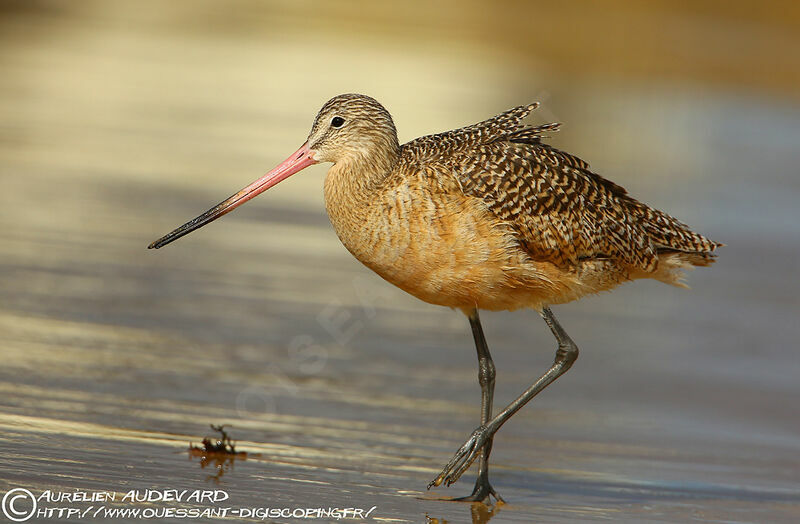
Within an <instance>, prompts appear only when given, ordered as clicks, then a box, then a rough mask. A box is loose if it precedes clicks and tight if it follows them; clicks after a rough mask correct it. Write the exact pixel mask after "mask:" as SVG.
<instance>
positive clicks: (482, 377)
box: [455, 309, 503, 502]
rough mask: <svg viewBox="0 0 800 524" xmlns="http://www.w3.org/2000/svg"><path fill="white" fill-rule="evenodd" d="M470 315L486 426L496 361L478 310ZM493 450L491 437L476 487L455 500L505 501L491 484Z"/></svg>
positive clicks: (483, 420) (484, 449) (479, 464)
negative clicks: (490, 457) (484, 332)
mask: <svg viewBox="0 0 800 524" xmlns="http://www.w3.org/2000/svg"><path fill="white" fill-rule="evenodd" d="M468 317H469V325H470V327H471V328H472V337H473V338H474V339H475V349H477V351H478V383H479V384H480V385H481V426H485V425H486V424H488V423H489V419H490V418H491V417H492V399H493V397H494V377H495V369H494V362H493V361H492V355H491V354H490V353H489V346H488V345H487V344H486V337H484V336H483V328H482V327H481V319H480V317H479V316H478V310H477V309H473V310H472V311H470V312H469V315H468ZM491 452H492V439H491V438H489V439H488V440H487V442H486V444H484V445H483V448H481V452H480V453H481V457H480V460H479V461H478V478H477V479H476V480H475V488H474V489H473V490H472V494H471V495H468V496H466V497H459V498H457V499H455V500H461V501H466V502H491V497H494V498H495V500H497V501H498V502H503V498H502V497H500V495H498V494H497V492H496V491H495V490H494V488H493V487H492V485H491V484H489V454H490V453H491Z"/></svg>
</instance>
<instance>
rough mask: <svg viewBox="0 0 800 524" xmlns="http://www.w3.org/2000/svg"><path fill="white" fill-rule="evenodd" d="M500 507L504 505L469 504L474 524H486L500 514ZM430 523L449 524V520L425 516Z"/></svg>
mask: <svg viewBox="0 0 800 524" xmlns="http://www.w3.org/2000/svg"><path fill="white" fill-rule="evenodd" d="M500 506H502V503H498V504H494V505H492V506H488V505H486V504H483V503H481V502H471V503H470V504H469V515H470V518H471V519H472V524H486V523H487V522H489V521H490V520H491V519H492V517H494V516H495V515H497V514H498V513H500ZM425 517H426V518H427V520H428V522H427V524H448V522H449V521H448V520H447V519H444V518H441V519H440V518H434V517H431V516H430V515H425Z"/></svg>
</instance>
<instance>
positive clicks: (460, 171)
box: [402, 104, 721, 272]
mask: <svg viewBox="0 0 800 524" xmlns="http://www.w3.org/2000/svg"><path fill="white" fill-rule="evenodd" d="M536 107H538V104H530V105H526V106H519V107H516V108H514V109H511V110H509V111H506V112H505V113H502V114H500V115H498V116H495V117H493V118H490V119H488V120H485V121H483V122H480V123H477V124H474V125H471V126H468V127H464V128H461V129H456V130H454V131H449V132H446V133H440V134H437V135H430V136H425V137H421V138H418V139H416V140H413V141H411V142H409V143H407V144H405V145H404V146H402V149H403V153H402V157H404V160H406V161H410V162H413V163H418V164H423V165H434V166H437V167H438V168H439V169H437V171H444V172H445V173H449V174H451V175H452V176H453V177H455V179H456V181H457V182H458V184H459V186H460V187H461V189H462V191H463V192H464V193H465V194H466V195H468V196H473V197H477V198H480V199H481V200H483V202H484V203H485V204H486V206H487V207H488V208H489V210H490V211H491V212H492V213H494V214H495V215H496V216H497V217H498V218H499V219H501V220H503V221H505V222H507V223H509V224H510V225H511V226H512V227H513V229H514V230H515V231H516V232H517V233H518V234H519V241H520V244H521V245H522V246H523V247H524V248H525V249H526V251H527V252H528V253H529V254H530V256H531V257H532V258H534V259H537V260H546V261H550V262H553V263H555V264H557V265H558V266H561V267H565V266H570V265H575V264H577V263H578V262H579V261H581V260H585V259H597V258H610V259H615V260H618V261H620V262H624V263H626V264H628V265H630V266H632V267H634V268H638V269H641V270H644V271H648V272H651V271H654V270H655V269H656V267H657V265H658V253H659V252H664V251H677V252H686V253H691V254H694V255H697V257H698V259H699V260H709V261H710V259H711V258H713V256H714V255H712V254H711V251H713V250H714V249H715V248H716V247H718V246H719V245H721V244H717V243H715V242H713V241H711V240H709V239H707V238H705V237H703V236H702V235H700V234H698V233H695V232H693V231H691V230H690V229H689V227H688V226H687V225H685V224H683V223H682V222H680V221H678V220H677V219H675V218H673V217H671V216H669V215H667V214H666V213H663V212H661V211H658V210H656V209H653V208H651V207H649V206H647V205H645V204H643V203H641V202H639V201H637V200H635V199H633V198H631V197H630V196H629V195H628V194H627V192H626V191H625V189H623V188H622V187H620V186H618V185H617V184H615V183H613V182H611V181H610V180H606V179H605V178H603V177H601V176H600V175H598V174H596V173H593V172H591V171H590V170H589V165H588V164H587V163H586V162H584V161H583V160H581V159H579V158H577V157H575V156H572V155H570V154H568V153H565V152H563V151H559V150H558V149H555V148H553V147H551V146H549V145H547V144H544V143H542V138H544V137H545V133H547V132H551V131H557V130H558V127H559V124H544V125H540V126H527V125H523V124H522V120H523V119H524V118H525V117H526V116H528V114H529V113H530V112H531V111H532V110H534V109H535V108H536Z"/></svg>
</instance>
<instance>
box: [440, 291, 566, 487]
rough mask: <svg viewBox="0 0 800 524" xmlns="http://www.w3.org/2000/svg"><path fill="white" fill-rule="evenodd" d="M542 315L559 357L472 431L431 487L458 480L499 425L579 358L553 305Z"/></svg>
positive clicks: (545, 309) (488, 441) (489, 441)
mask: <svg viewBox="0 0 800 524" xmlns="http://www.w3.org/2000/svg"><path fill="white" fill-rule="evenodd" d="M542 318H543V319H544V321H545V322H546V323H547V325H548V327H550V331H552V332H553V335H554V336H555V337H556V340H557V341H558V350H556V358H555V361H554V362H553V365H552V366H550V369H548V370H547V372H546V373H545V374H544V375H542V376H541V377H539V379H538V380H537V381H536V382H534V383H533V384H531V386H530V387H529V388H528V389H526V390H525V391H524V392H523V393H522V394H521V395H520V396H519V397H517V399H516V400H514V401H513V402H512V403H511V404H509V405H508V406H506V408H505V409H504V410H503V411H501V412H500V413H499V414H498V415H497V416H496V417H494V418H493V419H492V420H490V421H489V423H488V424H481V426H480V427H479V428H478V429H476V430H475V431H473V432H472V435H471V436H470V438H469V439H467V441H466V442H465V443H464V445H463V446H461V447H460V448H459V449H458V451H456V454H455V455H454V456H453V458H452V459H450V462H448V463H447V465H446V466H445V467H444V469H443V470H442V472H441V473H439V476H438V477H436V478H435V479H434V480H433V481H432V482H431V483H430V484H428V488H429V489H430V488H431V487H432V486H439V485H440V484H442V482H444V483H446V484H447V485H448V486H449V485H450V484H452V483H453V482H455V481H457V480H458V479H459V478H460V477H461V475H463V474H464V472H465V471H466V470H467V469H468V468H469V466H470V465H471V464H472V463H473V462H474V461H475V459H476V458H477V457H478V455H479V454H480V453H481V449H483V448H484V446H486V445H487V444H488V445H491V441H492V437H493V436H494V434H495V433H496V432H497V430H498V429H500V427H501V426H502V425H503V424H505V423H506V421H508V419H510V418H511V417H512V416H513V415H514V413H516V412H517V411H519V410H520V408H522V406H524V405H525V404H527V403H528V401H530V399H532V398H533V397H535V396H536V395H538V394H539V393H540V392H541V391H542V390H543V389H544V388H546V387H547V386H549V385H550V384H551V383H552V382H553V381H555V380H556V379H557V378H558V377H560V376H561V375H563V374H564V373H566V371H567V370H568V369H569V368H570V367H572V364H573V363H574V362H575V360H576V359H577V358H578V346H576V345H575V342H573V341H572V339H571V338H569V335H567V333H566V331H564V328H562V327H561V324H559V323H558V321H557V320H556V318H555V317H554V316H553V312H552V311H550V308H547V307H546V308H544V309H543V310H542Z"/></svg>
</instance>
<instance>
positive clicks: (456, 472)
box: [428, 426, 491, 489]
mask: <svg viewBox="0 0 800 524" xmlns="http://www.w3.org/2000/svg"><path fill="white" fill-rule="evenodd" d="M490 438H491V434H490V433H489V430H488V428H487V427H486V426H480V427H479V428H478V429H476V430H475V431H473V432H472V435H470V437H469V438H468V439H467V441H466V442H465V443H464V445H463V446H461V447H460V448H458V451H456V454H455V455H453V458H451V459H450V462H448V463H447V464H446V465H445V467H444V469H443V470H442V472H441V473H439V476H438V477H436V478H435V479H433V480H432V481H431V482H430V484H428V489H431V488H432V487H434V486H440V485H441V484H442V483H444V484H445V485H446V486H449V485H450V484H452V483H453V482H455V481H457V480H458V479H459V478H460V477H461V475H463V474H464V472H465V471H467V469H469V467H470V465H472V463H473V462H474V461H475V459H476V458H478V457H479V456H480V454H481V449H483V446H484V445H485V444H486V443H487V442H488V441H489V439H490ZM487 483H488V482H487Z"/></svg>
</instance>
